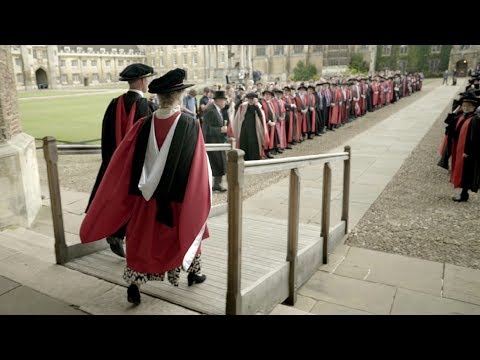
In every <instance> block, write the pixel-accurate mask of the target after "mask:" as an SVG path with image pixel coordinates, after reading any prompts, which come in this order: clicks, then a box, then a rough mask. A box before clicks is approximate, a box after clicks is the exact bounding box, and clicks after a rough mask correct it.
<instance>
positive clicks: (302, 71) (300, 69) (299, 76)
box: [293, 61, 317, 81]
mask: <svg viewBox="0 0 480 360" xmlns="http://www.w3.org/2000/svg"><path fill="white" fill-rule="evenodd" d="M316 75H317V68H316V67H315V65H312V64H309V65H306V66H305V64H304V63H303V61H299V62H298V63H297V66H295V69H293V80H294V81H305V80H310V79H313V78H314V77H315V76H316Z"/></svg>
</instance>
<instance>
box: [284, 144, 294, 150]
mask: <svg viewBox="0 0 480 360" xmlns="http://www.w3.org/2000/svg"><path fill="white" fill-rule="evenodd" d="M285 149H287V150H292V149H293V148H292V146H291V145H287V147H286V148H285Z"/></svg>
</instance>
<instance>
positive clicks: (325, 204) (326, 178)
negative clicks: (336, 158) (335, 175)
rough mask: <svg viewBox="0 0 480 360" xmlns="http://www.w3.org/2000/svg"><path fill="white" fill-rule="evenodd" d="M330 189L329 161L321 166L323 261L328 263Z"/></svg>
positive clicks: (330, 170)
mask: <svg viewBox="0 0 480 360" xmlns="http://www.w3.org/2000/svg"><path fill="white" fill-rule="evenodd" d="M331 191H332V168H331V166H330V163H328V162H327V163H325V165H324V167H323V194H322V237H323V263H324V264H326V263H328V238H329V233H330V197H331V196H330V195H331Z"/></svg>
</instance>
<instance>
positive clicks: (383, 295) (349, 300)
mask: <svg viewBox="0 0 480 360" xmlns="http://www.w3.org/2000/svg"><path fill="white" fill-rule="evenodd" d="M395 290H396V288H395V287H393V286H388V285H383V284H378V283H371V282H366V281H361V280H357V279H351V278H347V277H343V276H338V275H334V274H328V273H325V272H323V271H317V272H316V273H315V274H314V275H313V276H312V278H311V279H310V280H309V281H307V282H306V283H305V284H304V285H303V286H302V287H301V289H300V290H299V292H298V293H299V294H300V295H303V296H308V297H311V298H314V299H316V300H322V301H326V302H329V303H334V304H338V305H343V306H347V307H350V308H353V309H357V310H363V311H367V312H371V313H374V314H389V313H390V309H391V306H392V303H393V296H394V294H395Z"/></svg>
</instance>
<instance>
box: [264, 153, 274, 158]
mask: <svg viewBox="0 0 480 360" xmlns="http://www.w3.org/2000/svg"><path fill="white" fill-rule="evenodd" d="M265 156H266V157H267V158H269V159H274V157H273V156H272V154H270V153H269V152H266V153H265Z"/></svg>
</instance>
